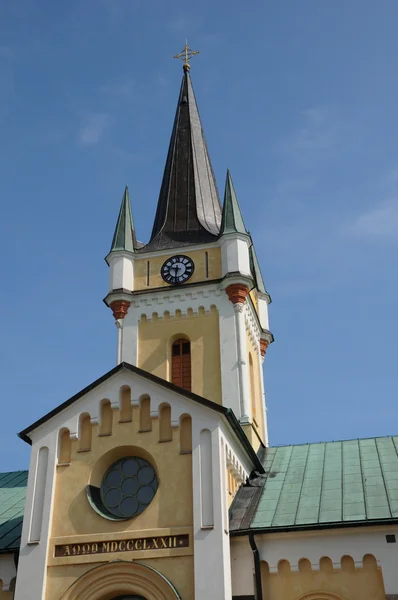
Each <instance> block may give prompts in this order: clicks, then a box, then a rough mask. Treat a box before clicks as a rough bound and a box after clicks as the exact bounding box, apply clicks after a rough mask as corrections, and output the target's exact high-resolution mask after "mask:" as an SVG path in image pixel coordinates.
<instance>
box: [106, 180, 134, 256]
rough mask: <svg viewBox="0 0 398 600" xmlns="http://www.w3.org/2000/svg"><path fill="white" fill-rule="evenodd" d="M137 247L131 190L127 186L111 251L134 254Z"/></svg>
mask: <svg viewBox="0 0 398 600" xmlns="http://www.w3.org/2000/svg"><path fill="white" fill-rule="evenodd" d="M136 246H137V242H136V239H135V232H134V223H133V216H132V214H131V205H130V197H129V190H128V187H127V185H126V188H125V190H124V194H123V200H122V205H121V207H120V211H119V216H118V219H117V223H116V228H115V233H114V234H113V240H112V245H111V250H110V251H111V252H116V251H118V250H127V251H128V252H134V250H135V248H136Z"/></svg>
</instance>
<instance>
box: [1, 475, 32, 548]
mask: <svg viewBox="0 0 398 600" xmlns="http://www.w3.org/2000/svg"><path fill="white" fill-rule="evenodd" d="M27 483H28V471H14V472H12V473H0V552H4V551H7V550H10V551H12V550H16V549H18V548H19V546H20V543H21V530H22V520H23V512H24V506H25V497H26V486H27Z"/></svg>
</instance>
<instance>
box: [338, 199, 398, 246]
mask: <svg viewBox="0 0 398 600" xmlns="http://www.w3.org/2000/svg"><path fill="white" fill-rule="evenodd" d="M348 231H349V232H350V233H354V234H356V235H360V236H366V237H373V238H375V237H395V236H398V199H396V198H394V199H390V200H387V201H385V202H383V203H381V204H380V205H379V206H377V207H375V208H371V209H369V210H367V211H366V212H364V213H363V214H362V215H359V216H358V217H357V218H356V219H355V221H354V222H353V223H352V224H351V225H350V226H349V227H348Z"/></svg>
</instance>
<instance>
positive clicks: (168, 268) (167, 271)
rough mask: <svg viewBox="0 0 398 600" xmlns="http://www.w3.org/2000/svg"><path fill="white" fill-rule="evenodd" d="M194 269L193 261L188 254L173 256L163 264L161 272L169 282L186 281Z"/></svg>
mask: <svg viewBox="0 0 398 600" xmlns="http://www.w3.org/2000/svg"><path fill="white" fill-rule="evenodd" d="M194 269H195V266H194V264H193V261H192V260H191V259H190V258H189V257H188V256H183V255H179V256H172V257H171V258H169V259H168V260H166V262H165V263H164V264H163V266H162V269H161V271H160V274H161V275H162V277H163V279H164V280H165V281H166V282H167V283H171V284H172V283H185V282H186V281H188V279H189V278H190V277H191V276H192V274H193V272H194Z"/></svg>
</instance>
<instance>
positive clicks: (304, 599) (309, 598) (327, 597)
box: [298, 592, 345, 600]
mask: <svg viewBox="0 0 398 600" xmlns="http://www.w3.org/2000/svg"><path fill="white" fill-rule="evenodd" d="M298 600H345V599H344V598H343V597H342V596H337V595H336V594H330V593H329V592H311V593H310V594H304V596H300V598H298Z"/></svg>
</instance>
